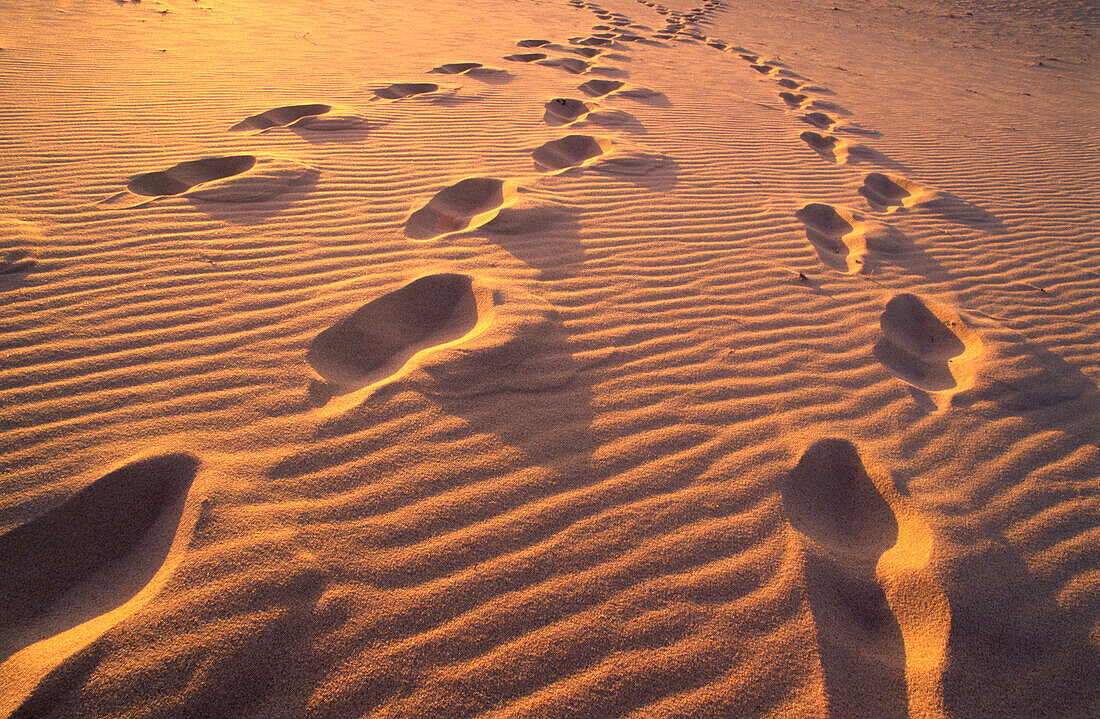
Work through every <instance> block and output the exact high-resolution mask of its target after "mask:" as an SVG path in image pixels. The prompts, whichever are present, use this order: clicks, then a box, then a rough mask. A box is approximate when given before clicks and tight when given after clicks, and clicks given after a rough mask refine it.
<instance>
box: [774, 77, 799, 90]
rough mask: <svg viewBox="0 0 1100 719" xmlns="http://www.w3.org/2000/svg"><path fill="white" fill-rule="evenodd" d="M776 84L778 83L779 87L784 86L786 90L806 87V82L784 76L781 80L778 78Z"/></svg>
mask: <svg viewBox="0 0 1100 719" xmlns="http://www.w3.org/2000/svg"><path fill="white" fill-rule="evenodd" d="M776 84H778V85H779V86H780V87H785V88H787V89H788V90H801V89H802V88H804V87H806V83H804V82H799V81H798V80H792V79H791V78H789V77H785V78H783V79H782V80H779V81H778V82H777V83H776Z"/></svg>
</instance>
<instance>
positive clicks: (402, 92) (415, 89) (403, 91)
mask: <svg viewBox="0 0 1100 719" xmlns="http://www.w3.org/2000/svg"><path fill="white" fill-rule="evenodd" d="M438 91H439V85H436V84H435V83H431V82H399V83H395V84H393V85H387V86H386V87H382V88H378V89H377V90H372V92H373V93H374V95H375V97H380V98H382V99H383V100H402V99H404V98H406V97H415V96H416V95H424V94H427V93H431V92H438Z"/></svg>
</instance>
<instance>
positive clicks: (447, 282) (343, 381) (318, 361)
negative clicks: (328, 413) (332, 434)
mask: <svg viewBox="0 0 1100 719" xmlns="http://www.w3.org/2000/svg"><path fill="white" fill-rule="evenodd" d="M477 320H478V311H477V299H476V297H475V294H474V289H473V284H472V280H471V278H470V277H468V276H466V275H459V274H437V275H428V276H426V277H421V278H420V279H418V280H415V281H413V282H410V283H409V284H407V285H405V286H404V287H402V288H401V289H399V290H395V291H393V292H390V293H389V294H386V295H383V296H381V297H379V298H378V299H375V300H372V301H370V302H368V303H367V304H365V305H363V306H362V307H360V308H359V309H358V310H356V311H355V312H354V313H353V314H351V315H349V316H348V317H345V318H344V319H342V320H340V321H339V322H337V323H336V324H334V325H333V326H332V327H329V328H328V329H326V330H324V331H323V332H321V333H320V334H319V335H317V336H316V337H315V338H314V339H313V341H312V342H311V343H310V345H309V350H308V351H307V352H306V361H307V362H309V365H310V366H311V367H312V368H313V369H314V371H315V372H317V374H318V375H320V376H321V377H322V378H323V379H324V380H325V382H326V383H327V385H328V387H329V388H330V390H331V391H332V393H333V394H344V393H346V392H350V391H353V390H355V389H358V388H360V387H363V386H365V385H367V384H369V383H370V382H371V381H372V380H375V379H380V378H381V377H376V375H378V374H379V371H380V370H382V371H385V372H387V373H388V374H393V373H394V372H396V371H397V370H398V369H399V368H400V366H401V365H403V364H404V363H405V362H406V361H407V360H408V359H409V358H410V357H412V355H414V354H416V353H417V352H419V351H420V350H423V349H426V348H427V347H430V346H433V345H439V344H443V343H445V342H450V341H452V340H455V339H458V338H460V337H462V336H464V335H466V334H467V333H469V332H470V331H471V330H472V329H473V328H474V326H475V325H476V324H477Z"/></svg>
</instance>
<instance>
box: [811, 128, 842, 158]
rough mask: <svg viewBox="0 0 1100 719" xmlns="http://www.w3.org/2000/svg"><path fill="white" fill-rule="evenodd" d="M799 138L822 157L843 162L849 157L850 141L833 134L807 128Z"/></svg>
mask: <svg viewBox="0 0 1100 719" xmlns="http://www.w3.org/2000/svg"><path fill="white" fill-rule="evenodd" d="M799 138H801V140H802V141H803V142H805V143H806V144H807V145H809V146H810V148H811V149H812V150H814V151H815V152H817V153H818V154H819V155H821V156H822V157H824V158H826V159H828V160H831V161H832V162H836V163H837V164H843V163H844V162H845V161H846V160H847V159H848V143H847V142H845V141H844V140H841V139H839V138H836V137H833V136H832V135H823V134H821V133H819V132H813V131H812V130H806V131H805V132H803V133H802V134H801V135H799Z"/></svg>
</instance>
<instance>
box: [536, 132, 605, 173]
mask: <svg viewBox="0 0 1100 719" xmlns="http://www.w3.org/2000/svg"><path fill="white" fill-rule="evenodd" d="M611 147H612V145H611V141H610V140H607V139H600V138H596V137H592V136H591V135H566V136H565V137H563V138H561V139H560V140H551V141H550V142H547V143H546V144H545V145H542V146H541V147H539V148H538V149H537V150H535V151H534V152H533V153H531V157H532V159H534V161H535V167H536V168H537V169H538V170H539V171H540V172H555V171H559V170H566V169H569V168H571V167H583V166H584V165H590V164H592V163H593V162H596V161H597V160H599V159H600V158H601V157H603V156H604V155H606V154H608V153H609V152H611Z"/></svg>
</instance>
